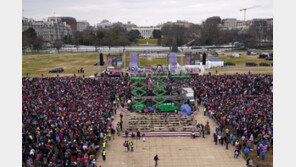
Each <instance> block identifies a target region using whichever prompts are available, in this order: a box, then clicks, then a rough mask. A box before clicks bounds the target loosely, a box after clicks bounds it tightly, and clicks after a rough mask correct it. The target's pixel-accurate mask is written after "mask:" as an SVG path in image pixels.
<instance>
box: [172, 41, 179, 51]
mask: <svg viewBox="0 0 296 167" xmlns="http://www.w3.org/2000/svg"><path fill="white" fill-rule="evenodd" d="M172 52H178V46H177V42H175V41H174V42H173V44H172Z"/></svg>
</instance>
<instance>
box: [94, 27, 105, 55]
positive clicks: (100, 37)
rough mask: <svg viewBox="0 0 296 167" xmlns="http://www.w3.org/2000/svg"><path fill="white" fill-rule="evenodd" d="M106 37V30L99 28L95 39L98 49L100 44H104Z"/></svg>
mask: <svg viewBox="0 0 296 167" xmlns="http://www.w3.org/2000/svg"><path fill="white" fill-rule="evenodd" d="M104 37H105V34H104V31H102V30H98V31H97V32H96V35H95V40H94V45H95V48H96V51H97V50H98V46H101V45H102V44H103V39H104Z"/></svg>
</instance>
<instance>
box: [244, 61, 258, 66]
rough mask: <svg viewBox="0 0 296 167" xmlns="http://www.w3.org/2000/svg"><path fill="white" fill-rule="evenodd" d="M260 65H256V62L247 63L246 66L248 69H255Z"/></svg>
mask: <svg viewBox="0 0 296 167" xmlns="http://www.w3.org/2000/svg"><path fill="white" fill-rule="evenodd" d="M257 65H258V64H257V63H254V62H247V63H246V66H247V67H254V66H257Z"/></svg>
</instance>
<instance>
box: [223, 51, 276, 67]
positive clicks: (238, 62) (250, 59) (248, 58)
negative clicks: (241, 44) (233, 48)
mask: <svg viewBox="0 0 296 167" xmlns="http://www.w3.org/2000/svg"><path fill="white" fill-rule="evenodd" d="M231 54H232V52H228V53H225V54H224V55H219V56H218V58H219V59H221V60H223V61H224V62H233V63H235V64H236V65H246V62H255V63H257V64H259V63H261V62H264V63H269V64H270V63H272V62H273V61H270V60H265V59H259V58H258V55H246V54H245V52H241V57H240V58H231V57H230V55H231Z"/></svg>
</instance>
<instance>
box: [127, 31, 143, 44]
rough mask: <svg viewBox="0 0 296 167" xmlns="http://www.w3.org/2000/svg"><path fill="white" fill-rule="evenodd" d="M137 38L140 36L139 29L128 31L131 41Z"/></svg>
mask: <svg viewBox="0 0 296 167" xmlns="http://www.w3.org/2000/svg"><path fill="white" fill-rule="evenodd" d="M137 38H140V32H139V30H131V31H130V32H129V33H128V39H129V41H130V42H136V40H137Z"/></svg>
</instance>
